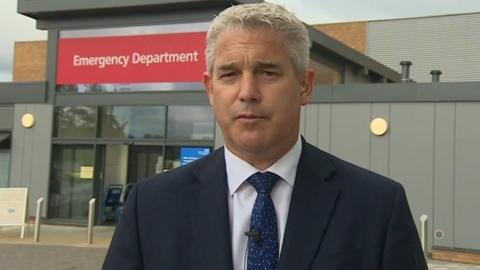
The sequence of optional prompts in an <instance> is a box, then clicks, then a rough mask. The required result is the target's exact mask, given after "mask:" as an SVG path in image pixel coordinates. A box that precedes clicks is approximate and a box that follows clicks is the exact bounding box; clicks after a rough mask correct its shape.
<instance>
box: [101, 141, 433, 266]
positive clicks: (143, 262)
mask: <svg viewBox="0 0 480 270" xmlns="http://www.w3.org/2000/svg"><path fill="white" fill-rule="evenodd" d="M227 196H228V184H227V175H226V171H225V158H224V149H223V148H220V149H218V150H217V151H214V152H213V153H212V154H210V155H208V156H206V157H204V158H202V159H200V160H197V161H195V162H192V163H190V164H189V165H186V166H183V167H181V168H178V169H176V170H173V171H170V172H167V173H163V174H160V175H156V176H153V177H151V178H149V179H146V180H144V181H141V182H139V183H138V184H137V185H136V187H135V189H134V190H133V191H132V192H131V195H130V196H129V198H128V202H127V205H126V208H125V212H124V215H123V217H122V218H121V221H120V223H119V224H118V226H117V229H116V231H115V234H114V236H113V239H112V242H111V245H110V248H109V250H108V253H107V257H106V259H105V262H104V265H103V270H133V269H139V270H140V269H148V270H154V269H155V270H184V269H185V270H187V269H191V270H193V269H195V270H217V269H218V270H231V269H232V248H231V238H230V225H229V211H228V201H227V199H228V197H227ZM307 269H311V270H315V269H322V270H331V269H342V270H347V269H366V270H375V269H385V270H394V269H398V270H417V269H422V270H423V269H427V266H426V263H425V259H424V256H423V253H422V250H421V246H420V242H419V238H418V234H417V230H416V227H415V224H414V222H413V219H412V215H411V213H410V209H409V206H408V203H407V199H406V197H405V191H404V189H403V188H402V186H401V185H400V184H398V183H396V182H394V181H392V180H389V179H387V178H385V177H383V176H380V175H377V174H375V173H372V172H370V171H368V170H365V169H362V168H359V167H357V166H355V165H352V164H350V163H348V162H346V161H343V160H341V159H339V158H336V157H334V156H332V155H330V154H328V153H325V152H323V151H321V150H319V149H317V148H316V147H314V146H312V145H310V144H308V143H306V142H305V141H302V154H301V156H300V160H299V164H298V169H297V175H296V180H295V186H294V188H293V193H292V198H291V202H290V209H289V214H288V219H287V224H286V228H285V235H284V240H283V245H282V250H281V251H280V258H279V270H307Z"/></svg>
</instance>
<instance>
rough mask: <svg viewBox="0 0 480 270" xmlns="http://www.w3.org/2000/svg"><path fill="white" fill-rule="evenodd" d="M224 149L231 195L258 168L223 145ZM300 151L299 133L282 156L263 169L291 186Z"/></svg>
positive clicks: (293, 182)
mask: <svg viewBox="0 0 480 270" xmlns="http://www.w3.org/2000/svg"><path fill="white" fill-rule="evenodd" d="M224 149H225V165H226V171H227V178H228V188H229V191H230V196H231V195H233V193H235V192H236V191H237V190H238V188H239V187H240V186H241V185H242V184H243V182H245V180H247V179H248V177H250V176H251V175H253V174H255V173H257V172H259V170H258V169H257V168H255V167H253V166H252V165H250V164H249V163H248V162H246V161H244V160H243V159H241V158H239V157H238V156H236V155H235V154H233V153H232V152H230V150H228V148H227V146H225V147H224ZM301 153H302V142H301V140H300V135H299V136H298V139H297V142H296V143H295V145H294V146H293V147H292V148H291V149H290V150H289V151H288V152H287V153H286V154H285V155H284V156H283V157H281V158H280V159H279V160H277V161H276V162H275V163H273V164H272V165H271V166H270V167H268V168H267V169H266V170H264V171H269V172H272V173H275V174H277V175H278V176H280V178H282V179H283V180H285V181H287V183H288V184H290V185H291V186H292V187H293V185H294V184H295V175H296V174H297V165H298V160H299V159H300V154H301Z"/></svg>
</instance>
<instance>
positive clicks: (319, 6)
mask: <svg viewBox="0 0 480 270" xmlns="http://www.w3.org/2000/svg"><path fill="white" fill-rule="evenodd" d="M0 1H1V2H0V18H1V19H0V33H1V38H0V81H7V82H8V81H11V80H12V73H11V71H12V63H13V43H14V42H15V41H29V40H46V39H47V35H46V33H45V31H38V30H35V21H34V20H32V19H30V18H28V17H25V16H22V15H18V14H17V11H16V10H17V0H0ZM59 1H61V0H59ZM268 1H270V2H275V3H279V4H283V5H284V6H286V7H287V8H288V9H290V10H291V11H293V12H294V13H295V14H297V16H299V17H300V18H301V19H302V20H303V21H304V22H306V23H308V24H321V23H333V22H347V21H367V20H370V21H371V20H383V19H396V18H410V17H422V16H435V15H445V14H457V13H471V12H480V0H402V1H400V0H369V1H360V0H333V1H332V0H328V1H327V0H268ZM366 3H368V4H366Z"/></svg>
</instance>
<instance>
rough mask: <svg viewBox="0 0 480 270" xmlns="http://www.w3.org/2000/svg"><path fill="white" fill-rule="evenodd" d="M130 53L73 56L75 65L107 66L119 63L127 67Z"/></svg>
mask: <svg viewBox="0 0 480 270" xmlns="http://www.w3.org/2000/svg"><path fill="white" fill-rule="evenodd" d="M129 59H130V56H129V55H111V56H89V57H82V56H80V55H74V56H73V66H76V67H78V66H97V67H98V68H101V69H103V68H106V67H108V66H114V65H119V66H122V67H127V65H128V61H129Z"/></svg>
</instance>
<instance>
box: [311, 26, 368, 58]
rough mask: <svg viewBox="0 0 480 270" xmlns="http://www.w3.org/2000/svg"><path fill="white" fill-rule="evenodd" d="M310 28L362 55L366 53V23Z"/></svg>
mask: <svg viewBox="0 0 480 270" xmlns="http://www.w3.org/2000/svg"><path fill="white" fill-rule="evenodd" d="M312 26H313V27H315V28H316V29H318V30H320V31H322V32H324V33H325V34H327V35H329V36H330V37H333V38H335V39H336V40H338V41H340V42H342V43H344V44H346V45H348V46H349V47H351V48H353V49H355V50H357V51H359V52H361V53H363V54H365V53H366V51H367V22H349V23H332V24H317V25H312Z"/></svg>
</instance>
